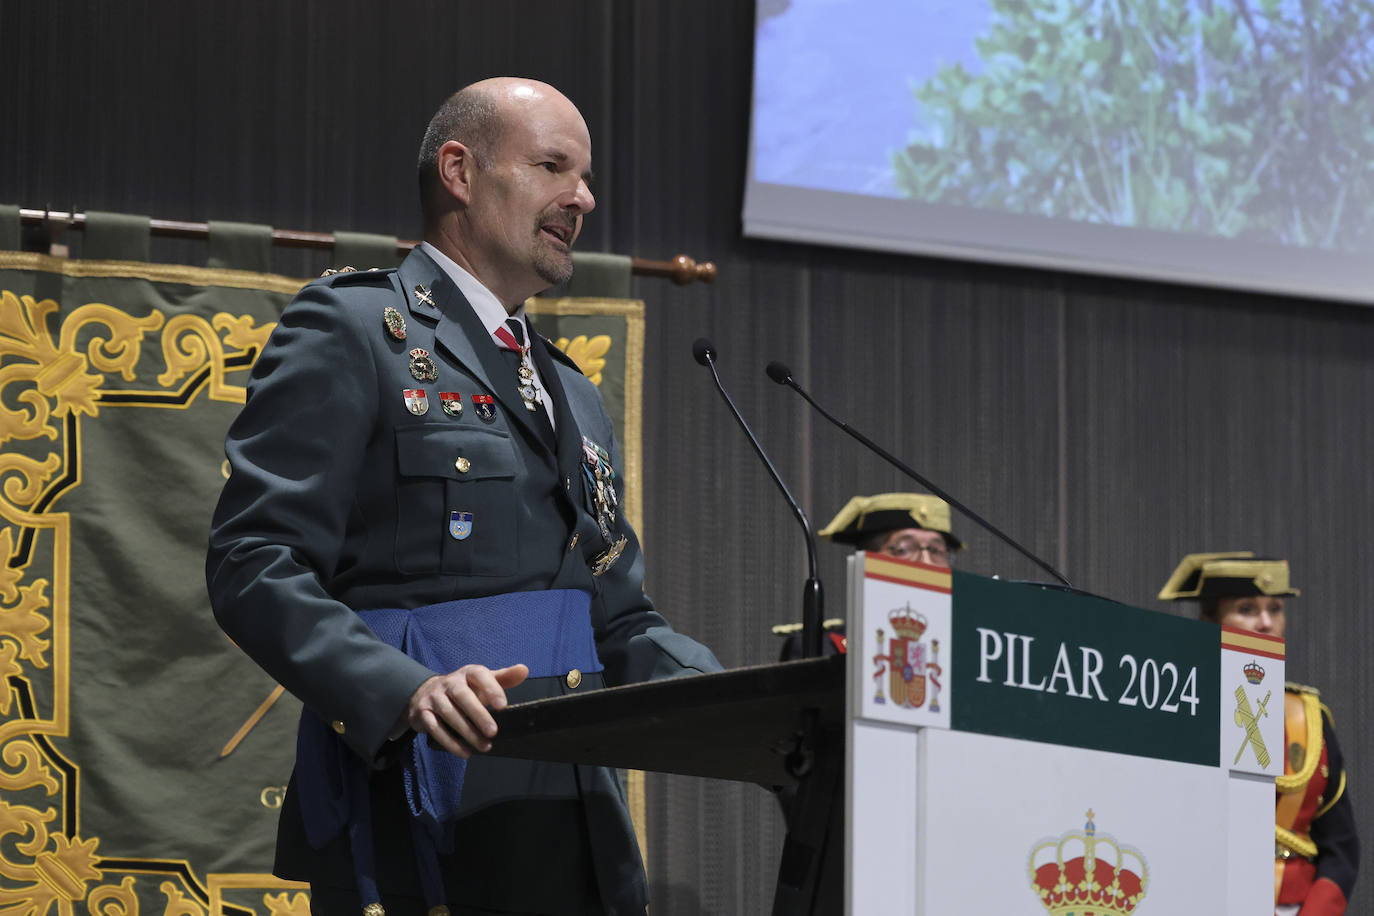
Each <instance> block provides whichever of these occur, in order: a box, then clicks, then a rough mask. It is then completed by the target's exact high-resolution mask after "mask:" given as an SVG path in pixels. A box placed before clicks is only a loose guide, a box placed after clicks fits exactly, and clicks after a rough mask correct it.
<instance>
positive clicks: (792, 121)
mask: <svg viewBox="0 0 1374 916" xmlns="http://www.w3.org/2000/svg"><path fill="white" fill-rule="evenodd" d="M1371 86H1374V4H1371V3H1370V2H1369V0H758V18H757V26H756V35H755V59H754V86H753V93H754V95H753V119H752V123H751V131H750V133H751V136H750V164H749V176H748V182H747V185H746V189H745V201H744V231H745V234H746V235H749V236H755V237H762V238H771V239H781V240H790V241H799V242H808V243H818V244H829V245H841V246H849V247H859V248H871V249H878V250H884V251H894V252H906V253H915V254H931V255H942V256H950V257H956V258H967V259H974V260H981V261H994V262H1001V263H1010V264H1024V265H1033V266H1043V267H1054V268H1064V269H1069V270H1077V271H1085V272H1093V273H1106V274H1116V275H1124V276H1133V277H1143V278H1151V279H1160V280H1169V281H1178V282H1186V283H1197V284H1204V285H1215V286H1227V287H1236V288H1241V289H1249V290H1259V291H1265V292H1276V293H1287V294H1295V295H1302V296H1314V297H1323V298H1333V299H1341V300H1347V301H1354V302H1361V303H1366V304H1368V303H1374V92H1372V91H1371Z"/></svg>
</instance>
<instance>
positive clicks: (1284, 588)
mask: <svg viewBox="0 0 1374 916" xmlns="http://www.w3.org/2000/svg"><path fill="white" fill-rule="evenodd" d="M1298 594H1299V593H1298V590H1297V589H1295V588H1292V587H1291V586H1290V585H1289V584H1288V561H1287V560H1274V559H1270V558H1268V557H1257V556H1255V555H1254V554H1253V553H1251V552H1250V551H1248V550H1241V551H1233V552H1231V553H1190V554H1188V556H1186V557H1184V558H1183V560H1182V562H1180V563H1179V564H1178V569H1175V570H1174V574H1173V575H1172V576H1170V577H1169V581H1168V582H1166V583H1164V588H1162V589H1161V590H1160V592H1159V598H1160V600H1161V601H1181V600H1190V599H1191V600H1195V601H1203V600H1206V599H1209V598H1245V597H1249V596H1252V595H1274V596H1279V597H1284V598H1294V597H1297V595H1298Z"/></svg>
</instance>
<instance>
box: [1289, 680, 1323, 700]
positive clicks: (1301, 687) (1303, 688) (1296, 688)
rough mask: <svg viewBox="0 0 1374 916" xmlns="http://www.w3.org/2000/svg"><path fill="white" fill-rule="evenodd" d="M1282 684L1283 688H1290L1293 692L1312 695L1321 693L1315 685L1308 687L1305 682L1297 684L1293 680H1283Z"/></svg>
mask: <svg viewBox="0 0 1374 916" xmlns="http://www.w3.org/2000/svg"><path fill="white" fill-rule="evenodd" d="M1283 686H1284V688H1285V689H1287V690H1291V691H1293V692H1294V693H1310V694H1312V696H1314V697H1319V696H1321V695H1322V692H1321V691H1320V690H1318V689H1317V688H1316V687H1308V686H1307V685H1306V684H1299V683H1297V682H1295V681H1284V682H1283Z"/></svg>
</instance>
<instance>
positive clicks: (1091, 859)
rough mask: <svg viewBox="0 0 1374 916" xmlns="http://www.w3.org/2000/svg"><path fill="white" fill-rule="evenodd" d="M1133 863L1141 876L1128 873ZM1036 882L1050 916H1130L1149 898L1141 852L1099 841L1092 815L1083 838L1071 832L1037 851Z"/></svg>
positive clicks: (1033, 859) (1103, 838)
mask: <svg viewBox="0 0 1374 916" xmlns="http://www.w3.org/2000/svg"><path fill="white" fill-rule="evenodd" d="M1050 852H1053V858H1051V857H1050V855H1049V853H1050ZM1128 858H1130V859H1134V860H1135V865H1136V866H1137V869H1136V870H1132V869H1130V868H1127V867H1126V860H1127V859H1128ZM1030 879H1031V889H1032V890H1034V891H1035V892H1036V893H1037V894H1038V895H1039V897H1040V904H1041V905H1042V906H1043V907H1044V908H1045V910H1046V911H1047V912H1048V913H1050V916H1076V914H1081V913H1093V914H1095V916H1096V914H1101V916H1127V914H1129V913H1131V912H1133V911H1134V910H1135V908H1136V906H1138V905H1139V903H1140V901H1141V900H1143V899H1144V897H1145V885H1146V883H1147V881H1148V870H1147V868H1146V865H1145V858H1144V856H1142V855H1141V854H1140V853H1139V852H1138V851H1137V850H1135V849H1132V848H1131V847H1130V846H1122V845H1119V844H1118V843H1117V842H1116V840H1115V839H1113V838H1112V837H1110V836H1107V835H1106V834H1103V835H1101V836H1098V834H1097V825H1096V824H1095V823H1094V822H1093V812H1092V810H1091V809H1090V810H1089V811H1088V821H1087V823H1086V824H1085V825H1084V828H1083V832H1082V833H1078V832H1075V831H1071V832H1069V833H1066V834H1064V835H1063V836H1061V837H1059V838H1057V839H1051V840H1041V841H1040V842H1039V843H1037V844H1036V845H1035V847H1034V848H1033V849H1032V850H1031V854H1030Z"/></svg>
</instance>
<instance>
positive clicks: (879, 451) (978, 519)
mask: <svg viewBox="0 0 1374 916" xmlns="http://www.w3.org/2000/svg"><path fill="white" fill-rule="evenodd" d="M764 371H765V372H767V373H768V377H769V378H771V379H772V380H773V381H775V382H777V383H778V384H779V385H783V386H785V387H787V388H791V389H792V390H793V391H795V392H796V393H797V394H799V395H801V396H802V397H803V398H804V399H805V400H806V403H808V404H810V405H811V406H812V407H813V408H815V409H816V412H817V413H819V414H820V415H821V416H823V417H825V418H826V419H827V420H829V421H830V422H831V423H833V424H835V425H836V426H838V427H839V428H840V429H842V430H844V431H845V432H847V433H848V434H849V435H851V436H853V437H854V438H855V439H857V440H859V442H860V443H861V444H862V445H863V446H864V447H865V448H867V449H868V450H869V451H871V452H873V453H874V454H876V455H877V456H878V457H879V458H882V459H883V460H884V461H886V462H887V463H888V464H890V465H892V466H893V467H895V468H896V469H897V470H899V471H901V472H902V473H903V474H905V475H906V476H908V477H910V478H911V479H912V480H914V481H916V482H917V483H919V484H920V485H921V486H923V487H925V488H926V489H927V490H929V491H930V492H932V493H934V494H935V495H936V496H938V497H940V498H941V499H943V500H944V501H945V502H947V503H949V504H950V505H951V506H953V507H954V508H956V509H958V510H959V511H960V512H961V513H963V514H964V515H965V516H967V517H968V518H969V519H971V520H972V521H974V522H975V523H977V524H978V525H979V526H981V527H982V528H983V529H984V530H986V531H988V532H990V533H991V534H992V535H993V536H995V537H997V538H998V539H999V540H1001V541H1002V542H1003V543H1005V544H1007V545H1008V546H1009V547H1011V548H1012V549H1013V550H1015V551H1016V552H1017V553H1019V554H1021V555H1022V556H1023V557H1025V558H1026V559H1028V560H1030V561H1031V562H1032V563H1034V564H1035V565H1036V566H1038V567H1040V568H1041V569H1043V570H1044V571H1045V572H1047V573H1049V574H1050V575H1051V576H1053V577H1054V578H1055V579H1057V580H1059V582H1060V583H1062V584H1063V585H1064V586H1065V587H1066V588H1068V589H1069V590H1070V591H1075V592H1076V591H1079V589H1078V588H1076V587H1075V586H1074V584H1073V583H1072V582H1070V581H1069V580H1068V579H1066V578H1064V576H1063V574H1062V573H1060V572H1059V570H1057V569H1055V568H1054V567H1053V566H1051V565H1050V564H1048V563H1046V562H1045V561H1044V560H1042V559H1040V558H1039V557H1037V556H1036V555H1035V554H1033V553H1031V552H1030V551H1029V550H1027V549H1026V548H1025V547H1022V546H1021V545H1020V544H1018V543H1017V542H1016V541H1014V540H1013V539H1012V538H1011V536H1010V535H1007V534H1005V533H1004V532H1003V531H1002V530H1001V529H1000V528H998V527H997V526H996V525H994V524H992V522H989V521H988V520H987V519H985V518H983V517H982V516H981V515H979V514H978V513H977V512H974V511H973V510H972V509H970V508H969V507H968V506H966V505H964V504H963V503H961V502H960V501H959V500H957V499H955V498H954V497H953V496H951V495H949V493H947V492H945V491H944V490H943V489H941V488H940V487H937V486H936V485H935V484H933V483H931V482H930V481H929V480H927V479H926V478H924V477H922V476H921V475H920V474H918V473H916V471H914V470H912V469H911V468H910V467H908V466H907V465H906V464H905V463H904V462H903V461H902V460H901V459H899V458H897V457H896V456H895V455H893V454H892V453H890V452H888V451H887V449H885V448H883V447H882V446H881V445H879V444H878V443H876V442H874V441H873V440H872V439H870V438H868V437H867V436H865V435H864V434H863V433H861V432H859V431H858V430H856V429H854V428H853V427H852V426H850V425H849V424H848V423H845V422H844V421H843V420H841V419H839V418H838V417H836V416H835V415H833V414H832V413H830V411H828V410H826V409H825V408H824V407H822V406H821V405H820V404H817V403H816V401H815V400H814V399H813V398H812V397H811V395H809V394H807V393H806V390H805V389H803V388H802V386H801V385H799V384H797V381H796V380H795V379H794V378H792V370H791V369H789V368H787V366H786V365H785V364H783V363H780V362H776V361H774V362H771V363H769V364H768V366H767V368H766V369H765V370H764Z"/></svg>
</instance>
